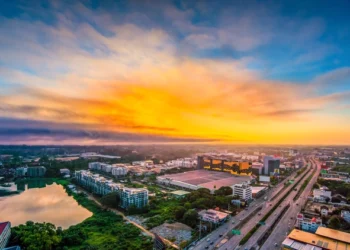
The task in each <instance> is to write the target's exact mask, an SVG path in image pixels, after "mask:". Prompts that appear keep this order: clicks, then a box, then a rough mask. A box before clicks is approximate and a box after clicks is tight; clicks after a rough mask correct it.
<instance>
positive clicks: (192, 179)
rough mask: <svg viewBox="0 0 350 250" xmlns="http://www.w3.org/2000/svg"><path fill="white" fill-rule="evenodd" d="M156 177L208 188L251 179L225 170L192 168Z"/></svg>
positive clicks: (217, 187) (230, 184) (216, 187)
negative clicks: (192, 169) (191, 169)
mask: <svg viewBox="0 0 350 250" xmlns="http://www.w3.org/2000/svg"><path fill="white" fill-rule="evenodd" d="M157 178H158V179H169V180H172V181H178V182H183V183H186V184H190V185H194V186H197V187H203V188H208V189H211V190H213V189H219V188H220V187H225V186H233V185H235V184H241V183H242V182H247V181H250V180H251V177H250V176H242V175H232V174H230V173H227V172H219V171H210V170H205V169H201V170H194V171H189V172H184V173H179V174H168V175H163V176H159V177H157Z"/></svg>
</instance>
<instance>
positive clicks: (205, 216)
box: [199, 209, 230, 224]
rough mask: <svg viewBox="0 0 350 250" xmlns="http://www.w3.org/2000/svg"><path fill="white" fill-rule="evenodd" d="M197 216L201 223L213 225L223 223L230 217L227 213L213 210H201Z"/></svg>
mask: <svg viewBox="0 0 350 250" xmlns="http://www.w3.org/2000/svg"><path fill="white" fill-rule="evenodd" d="M199 216H200V218H201V220H202V221H208V222H211V223H215V224H220V223H223V222H224V221H226V220H227V219H228V218H229V217H230V215H229V214H227V213H224V212H220V211H216V210H213V209H208V210H202V211H200V212H199Z"/></svg>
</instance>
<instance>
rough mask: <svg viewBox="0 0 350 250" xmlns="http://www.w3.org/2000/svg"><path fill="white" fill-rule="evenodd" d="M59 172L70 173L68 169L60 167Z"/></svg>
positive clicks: (62, 173)
mask: <svg viewBox="0 0 350 250" xmlns="http://www.w3.org/2000/svg"><path fill="white" fill-rule="evenodd" d="M60 174H61V175H70V170H69V169H68V168H61V169H60Z"/></svg>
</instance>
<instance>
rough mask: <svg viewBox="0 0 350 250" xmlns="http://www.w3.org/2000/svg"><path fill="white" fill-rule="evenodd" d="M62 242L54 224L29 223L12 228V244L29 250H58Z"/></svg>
mask: <svg viewBox="0 0 350 250" xmlns="http://www.w3.org/2000/svg"><path fill="white" fill-rule="evenodd" d="M60 241H61V238H60V237H59V236H58V235H57V232H56V227H55V226H54V225H53V224H51V223H34V222H32V221H28V222H27V223H26V224H25V225H19V226H17V227H14V228H12V235H11V242H10V244H12V245H20V246H21V247H23V248H25V249H27V250H51V249H55V248H57V246H58V245H59V243H60Z"/></svg>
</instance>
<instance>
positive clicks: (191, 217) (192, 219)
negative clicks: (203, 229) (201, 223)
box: [183, 209, 199, 227]
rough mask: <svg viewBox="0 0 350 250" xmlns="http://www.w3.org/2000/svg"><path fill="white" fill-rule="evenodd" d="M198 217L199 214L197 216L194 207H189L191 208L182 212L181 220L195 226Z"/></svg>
mask: <svg viewBox="0 0 350 250" xmlns="http://www.w3.org/2000/svg"><path fill="white" fill-rule="evenodd" d="M198 218H199V216H198V213H197V211H196V210H194V209H191V210H188V211H187V212H186V213H185V214H184V217H183V222H184V223H185V224H186V225H189V226H190V227H195V226H196V225H197V222H198Z"/></svg>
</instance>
